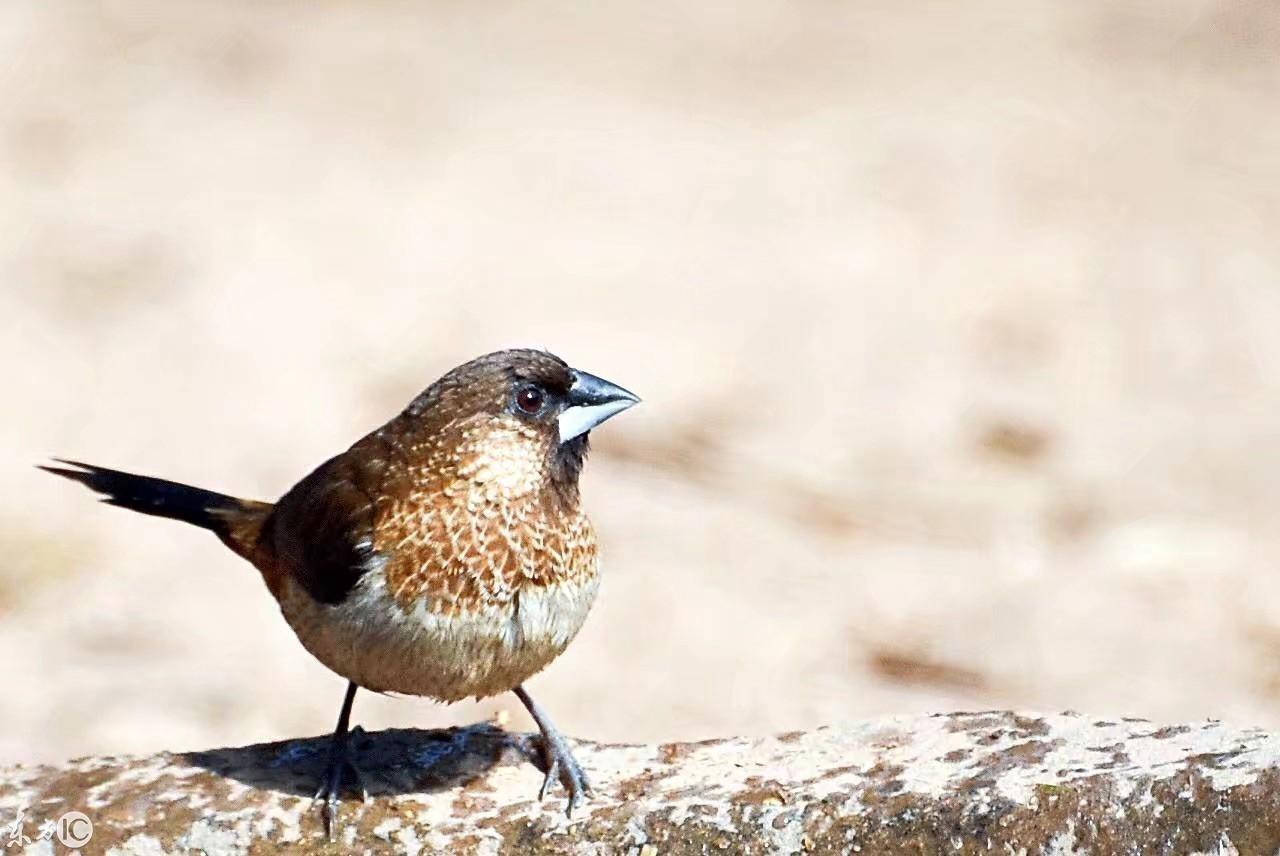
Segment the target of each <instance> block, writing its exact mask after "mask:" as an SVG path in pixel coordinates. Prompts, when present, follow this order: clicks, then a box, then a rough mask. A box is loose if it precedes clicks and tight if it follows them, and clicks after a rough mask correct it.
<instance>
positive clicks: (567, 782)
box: [532, 730, 592, 817]
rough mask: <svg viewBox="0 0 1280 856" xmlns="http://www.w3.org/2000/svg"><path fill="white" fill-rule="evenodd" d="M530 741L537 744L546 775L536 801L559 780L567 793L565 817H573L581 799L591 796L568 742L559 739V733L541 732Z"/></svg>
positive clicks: (589, 786) (544, 795)
mask: <svg viewBox="0 0 1280 856" xmlns="http://www.w3.org/2000/svg"><path fill="white" fill-rule="evenodd" d="M532 739H533V740H535V741H537V743H538V748H539V749H540V750H541V756H542V763H543V768H544V769H545V770H546V773H547V775H546V778H544V779H543V780H542V787H541V789H539V791H538V799H539V800H543V799H546V796H547V792H548V791H550V790H551V785H552V784H553V783H554V782H555V781H556V779H559V780H560V783H561V784H562V785H564V789H565V790H566V791H568V792H569V804H568V806H566V808H565V812H564V813H565V816H566V817H573V812H574V809H576V808H577V807H578V806H580V805H581V804H582V800H583V798H584V797H588V796H591V795H592V790H591V782H590V781H589V780H588V779H587V774H586V773H585V772H583V770H582V766H581V765H580V764H578V759H577V758H574V757H573V750H571V749H570V748H569V743H568V741H566V740H565V739H564V738H563V737H561V736H560V733H559V732H557V731H554V730H551V731H550V732H549V733H548V731H543V733H542V734H541V735H539V736H538V737H534V738H532Z"/></svg>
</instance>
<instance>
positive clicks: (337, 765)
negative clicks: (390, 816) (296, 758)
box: [314, 681, 369, 838]
mask: <svg viewBox="0 0 1280 856" xmlns="http://www.w3.org/2000/svg"><path fill="white" fill-rule="evenodd" d="M357 689H359V687H358V686H356V683H355V681H351V682H350V683H348V684H347V695H346V697H345V698H343V700H342V712H341V713H339V714H338V725H337V727H336V728H334V729H333V738H332V739H331V740H330V741H329V763H328V766H326V767H325V773H324V778H323V779H322V780H321V781H320V790H318V791H316V795H315V798H314V799H316V800H323V802H321V804H320V817H321V818H322V819H323V820H324V834H325V835H327V836H328V837H329V838H333V834H334V831H335V829H336V828H337V826H338V802H339V798H340V797H341V794H342V783H343V781H344V779H346V778H347V774H348V773H349V774H350V778H351V780H352V782H353V783H354V784H355V785H356V787H358V788H359V789H360V794H361V796H362V797H363V798H364V800H365V801H368V799H369V792H368V791H367V790H365V787H364V779H363V777H362V776H361V775H360V768H359V767H357V766H356V764H355V759H354V758H353V757H352V754H353V753H352V751H351V737H350V734H349V732H348V730H347V727H348V725H349V723H350V722H351V703H352V702H353V701H355V698H356V690H357ZM359 729H360V726H356V730H357V731H358V730H359Z"/></svg>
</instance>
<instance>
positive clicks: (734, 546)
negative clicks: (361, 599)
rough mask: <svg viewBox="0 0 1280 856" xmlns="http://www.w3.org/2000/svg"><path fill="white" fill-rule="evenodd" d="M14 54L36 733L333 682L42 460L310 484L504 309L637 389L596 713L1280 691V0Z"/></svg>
mask: <svg viewBox="0 0 1280 856" xmlns="http://www.w3.org/2000/svg"><path fill="white" fill-rule="evenodd" d="M0 57H3V58H4V59H3V61H2V62H0V318H2V319H3V327H2V328H0V330H2V332H3V335H2V336H0V364H2V365H3V366H4V367H5V368H4V378H5V380H4V393H5V395H4V418H3V419H2V420H0V471H2V472H0V475H2V477H3V485H4V490H3V491H2V492H0V652H3V655H2V656H0V759H2V760H13V759H23V760H32V761H34V760H41V759H54V758H60V757H63V756H68V755H74V754H82V753H90V752H135V751H144V750H151V749H160V748H168V749H182V748H195V747H205V746H210V745H214V744H243V743H247V742H250V741H259V740H269V739H279V738H285V737H290V736H299V735H304V734H317V733H322V732H325V731H327V730H328V729H329V728H331V726H332V723H333V720H334V718H335V717H336V714H337V708H338V704H339V702H340V700H341V693H342V689H343V684H342V682H341V681H340V680H339V679H338V678H336V677H335V676H333V675H331V674H329V673H327V672H326V671H325V670H324V669H323V668H322V667H320V666H319V665H317V664H316V663H314V662H312V661H311V660H310V658H309V657H308V656H307V655H306V654H305V653H304V652H303V651H302V649H301V647H300V646H299V645H298V644H297V642H296V641H295V640H294V638H293V636H292V635H291V633H290V631H289V630H288V629H287V627H286V626H285V624H284V623H283V621H282V620H280V618H279V616H278V613H277V610H276V607H275V605H274V604H273V603H272V602H271V601H270V599H269V598H268V597H267V595H266V593H265V591H264V589H263V587H262V585H261V583H260V581H259V580H258V579H257V576H256V573H255V572H254V571H253V569H252V568H250V567H249V566H248V565H246V564H243V563H242V562H240V561H239V560H237V559H236V558H235V557H233V556H232V555H231V554H230V553H228V552H226V551H224V549H223V548H222V547H221V546H220V545H219V544H218V543H217V542H216V541H215V540H214V539H213V538H211V537H209V536H208V535H207V534H205V533H200V532H198V531H196V530H193V529H189V528H187V527H183V526H181V525H179V524H172V523H164V522H160V521H156V520H152V519H148V518H144V517H141V516H136V515H131V514H127V513H124V512H120V511H116V510H114V509H109V508H104V507H99V506H96V505H94V503H93V502H91V501H90V497H89V495H88V494H86V493H85V492H83V491H81V490H79V489H77V488H75V487H73V486H71V485H69V484H66V483H63V482H60V481H57V480H55V479H52V478H50V477H48V476H45V475H43V474H41V473H38V472H37V471H36V470H34V469H33V468H32V465H33V464H35V463H37V462H39V461H41V460H42V459H44V458H45V457H46V456H48V455H51V454H60V455H66V456H70V457H78V458H82V459H84V460H88V461H93V462H98V463H102V464H105V465H109V466H117V467H122V468H126V469H135V470H139V471H142V472H148V473H153V474H157V475H163V476H166V477H170V478H175V479H180V480H184V481H188V482H191V483H194V484H198V485H203V486H208V487H211V488H215V489H221V490H226V491H228V492H234V493H239V494H241V495H247V496H253V497H261V498H272V497H274V496H276V495H278V494H279V493H281V492H282V491H283V490H284V489H286V488H287V487H288V486H289V485H290V484H291V483H292V482H293V481H294V480H295V479H297V478H298V477H300V476H301V475H303V474H304V473H305V472H306V471H307V470H308V469H309V468H310V467H312V466H314V465H315V464H317V463H319V462H320V461H321V460H323V459H324V458H325V457H327V456H328V455H330V454H333V453H335V452H336V451H338V450H340V449H341V448H343V447H345V445H346V444H348V443H350V442H351V441H352V440H354V439H355V438H357V437H358V436H359V435H361V434H362V433H364V432H365V431H367V430H369V429H371V428H372V427H374V426H375V425H377V424H378V423H380V422H381V421H383V420H384V419H386V418H387V417H389V416H391V415H392V414H393V413H395V412H396V411H397V410H398V409H399V408H400V407H401V406H402V405H403V404H404V403H405V402H406V401H408V399H409V398H410V397H412V396H413V395H414V394H415V393H416V392H417V391H418V390H419V389H421V388H422V387H424V386H425V385H426V384H427V383H429V382H430V381H431V380H432V379H434V378H435V377H436V376H437V375H439V374H440V373H441V372H443V371H444V370H446V369H448V368H449V367H451V366H453V365H455V364H457V363H459V362H461V361H463V360H465V359H467V358H470V357H472V356H474V355H477V354H479V353H482V352H484V351H488V350H492V349H496V348H500V347H507V346H513V345H536V346H545V347H548V348H550V349H552V350H554V351H556V352H557V353H559V354H561V355H562V356H564V357H566V358H567V359H569V360H570V361H571V362H574V363H575V364H578V365H581V366H583V367H585V368H588V369H590V370H592V371H595V372H598V373H600V374H603V375H605V376H607V377H609V378H612V379H616V380H617V381H619V382H621V383H623V384H625V385H627V386H629V387H631V388H633V389H635V390H636V391H638V392H639V393H641V394H642V395H643V396H644V398H645V404H644V406H643V407H641V408H638V409H637V410H636V411H633V412H632V413H628V414H627V415H626V417H624V418H621V419H619V420H617V421H616V422H614V423H610V424H609V425H608V426H607V428H606V429H604V430H602V431H600V432H598V435H597V438H596V439H597V446H596V449H597V451H596V453H595V455H594V457H593V460H592V462H591V464H590V466H589V467H588V472H587V477H586V483H585V492H586V497H587V501H588V503H589V507H590V509H591V510H592V511H593V515H594V517H595V519H596V521H597V523H598V526H599V528H600V530H601V532H602V536H603V539H604V542H605V551H606V552H605V555H606V572H607V577H606V582H605V586H604V588H603V591H602V595H601V599H600V601H599V603H598V605H597V608H596V610H595V611H594V613H593V615H592V618H591V620H590V622H589V623H588V625H587V628H586V629H585V630H584V632H583V634H582V636H581V637H580V638H579V640H578V641H577V643H576V644H575V645H574V646H573V647H572V648H571V649H570V651H569V653H568V654H567V655H566V656H565V657H563V658H562V659H561V660H560V661H558V662H557V663H556V664H554V665H553V666H552V667H551V668H550V669H549V670H548V671H547V672H546V673H544V674H543V675H541V676H539V677H538V678H536V679H535V680H534V681H533V682H532V684H531V688H532V690H533V692H534V694H535V695H536V696H537V697H538V698H539V699H540V700H541V701H542V703H543V704H544V705H545V706H546V707H548V708H549V710H550V711H551V712H552V713H553V715H554V716H555V717H556V719H557V720H558V722H559V723H560V725H561V727H562V728H563V729H565V730H566V731H568V732H569V733H571V734H576V735H581V736H585V737H594V738H601V739H612V740H627V741H639V740H649V739H657V738H676V737H685V738H696V737H704V736H709V735H719V734H728V733H760V732H769V731H774V730H781V729H792V728H804V727H809V726H814V725H817V724H820V723H828V722H835V721H840V720H846V719H854V718H859V717H868V716H873V715H879V714H887V713H897V712H911V711H927V710H945V709H954V708H968V709H972V708H985V707H994V706H1000V707H1003V706H1015V707H1021V708H1038V709H1042V710H1061V709H1068V708H1069V709H1076V710H1083V711H1088V712H1094V713H1098V714H1103V715H1139V716H1148V717H1157V718H1171V719H1181V718H1194V717H1205V716H1214V717H1221V718H1225V719H1229V720H1235V721H1239V722H1242V723H1259V724H1270V725H1273V726H1274V725H1280V574H1278V573H1277V572H1278V570H1280V569H1278V568H1277V560H1278V559H1280V530H1278V528H1277V511H1280V110H1278V109H1276V106H1277V99H1278V98H1280V14H1278V13H1277V11H1276V8H1275V6H1274V4H1272V3H1269V2H1265V1H1264V0H1255V2H1239V3H1217V2H1201V0H1152V2H1131V3H1122V4H1116V3H1110V2H1103V0H1089V2H1066V0H1059V2H1026V0H1023V2H1008V0H993V2H982V3H967V4H954V3H901V2H859V1H858V0H851V2H839V3H836V2H800V3H796V2H787V3H783V2H769V0H748V2H742V3H723V4H721V3H700V4H675V3H656V4H655V3H653V2H617V3H609V4H569V3H560V4H557V3H501V2H499V3H488V4H485V3H481V4H453V3H436V4H425V3H419V4H415V3H398V2H372V3H363V4H338V3H321V4H315V3H303V2H297V0H282V2H267V3H226V4H194V3H192V4H187V3H177V4H174V3H162V2H151V3H134V2H105V3H94V4H87V3H77V2H71V0H10V2H7V3H4V4H2V5H0ZM499 709H506V710H510V711H511V712H512V713H513V717H512V722H513V724H514V725H516V726H517V727H526V728H527V727H529V723H528V721H527V720H526V719H525V717H524V715H523V713H521V712H520V711H519V709H518V704H517V703H516V702H515V700H514V699H513V698H504V699H498V700H494V701H490V702H486V703H483V704H480V705H458V706H455V707H451V708H445V707H440V706H436V705H433V704H431V703H429V702H426V701H422V700H412V699H410V700H403V699H386V698H377V697H374V696H371V695H367V694H366V695H364V696H362V697H361V698H360V699H359V700H358V701H357V706H356V714H357V718H358V719H359V720H360V721H361V722H362V723H363V724H364V725H365V726H366V727H381V726H386V725H391V724H394V725H419V726H431V725H438V724H443V723H451V722H460V721H468V720H472V719H475V718H477V717H482V716H490V715H493V714H494V713H495V712H496V711H497V710H499Z"/></svg>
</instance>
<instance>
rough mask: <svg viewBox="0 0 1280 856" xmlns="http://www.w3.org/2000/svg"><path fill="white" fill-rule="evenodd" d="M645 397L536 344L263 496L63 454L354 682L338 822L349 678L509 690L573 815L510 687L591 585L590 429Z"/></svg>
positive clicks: (69, 472)
mask: <svg viewBox="0 0 1280 856" xmlns="http://www.w3.org/2000/svg"><path fill="white" fill-rule="evenodd" d="M637 401H638V399H637V398H636V397H635V396H634V395H632V394H631V393H629V392H627V391H626V390H623V389H621V388H620V387H617V386H614V385H613V384H610V383H608V382H607V381H603V380H601V379H600V378H597V377H594V376H592V375H589V374H587V373H585V372H579V371H576V370H574V369H571V368H569V366H568V365H566V364H565V363H564V361H562V360H560V359H559V358H558V357H555V356H552V355H551V354H547V353H544V352H540V351H529V350H515V351H501V352H498V353H494V354H489V355H487V356H484V357H480V358H479V359H476V360H473V361H471V362H469V363H466V364H464V365H462V366H459V367H458V368H456V369H454V370H453V371H451V372H449V373H448V374H446V375H445V376H444V377H442V378H441V379H440V380H439V381H437V382H436V383H434V384H432V385H431V386H430V387H429V388H428V389H427V390H426V391H425V392H423V393H422V394H421V395H420V396H418V397H417V398H416V399H414V400H413V401H412V402H411V403H410V404H409V406H408V407H407V408H406V409H405V410H404V411H403V412H402V413H400V414H399V415H398V416H396V417H395V418H393V419H392V420H391V421H390V422H388V423H387V424H386V425H383V426H382V427H381V428H379V429H377V430H376V431H374V432H372V433H371V434H369V435H367V436H366V437H364V438H363V439H361V440H359V441H358V442H356V443H355V444H354V445H353V446H352V447H351V448H350V449H348V450H347V451H346V452H343V453H342V454H340V455H338V456H336V457H334V458H331V459H330V460H328V461H326V462H325V463H324V464H322V465H320V467H318V468H317V469H316V470H315V471H314V472H312V473H311V474H310V475H308V476H307V477H306V478H304V479H303V480H302V481H300V482H299V483H298V484H297V485H295V486H294V487H293V488H292V489H291V490H289V491H288V493H286V494H285V495H284V496H283V497H281V498H280V500H279V501H278V502H276V503H275V504H274V505H272V504H268V503H263V502H255V501H251V500H241V499H235V498H232V497H228V496H224V495H222V494H218V493H213V492H211V491H205V490H201V489H199V488H193V487H189V486H186V485H181V484H177V483H174V482H167V481H163V480H160V479H154V478H150V477H146V476H136V475H131V474H128V473H122V472H118V471H115V470H108V469H104V468H100V467H93V466H90V465H87V464H79V463H75V462H70V461H63V462H62V463H64V464H67V465H68V466H67V467H45V469H47V470H49V471H50V472H54V473H56V474H58V475H61V476H65V477H67V478H71V479H74V480H76V481H79V482H82V483H83V484H85V485H87V486H88V487H90V488H92V489H93V490H95V491H98V492H99V493H101V494H104V495H105V499H104V501H105V502H108V503H110V504H113V505H119V506H122V507H124V508H129V509H131V510H134V511H140V512H143V513H146V514H153V515H158V516H162V517H170V518H173V519H177V520H182V521H185V522H188V523H192V524H194V525H197V526H201V527H203V528H206V529H210V530H212V531H213V532H214V533H215V534H216V535H217V536H218V537H219V538H220V539H222V541H223V542H224V543H225V544H227V545H228V546H229V547H230V548H231V549H232V550H234V551H235V552H236V553H238V554H239V555H241V556H243V557H245V558H247V559H248V560H249V561H251V562H252V563H253V564H254V565H255V566H256V567H257V568H258V570H259V571H260V572H261V573H262V577H263V580H264V581H265V582H266V585H267V588H268V589H269V590H270V592H271V593H272V595H274V596H275V598H276V600H277V601H279V603H280V608H281V611H282V612H283V614H284V617H285V619H286V620H287V621H288V622H289V624H290V626H291V627H292V628H293V630H294V632H295V633H296V634H297V635H298V638H299V640H300V641H301V642H302V644H303V645H304V646H305V647H306V648H307V650H308V651H310V652H311V653H312V654H313V655H315V657H316V658H317V659H319V660H320V662H322V663H324V664H325V665H326V666H328V667H329V668H330V669H332V670H333V671H335V672H337V673H338V674H339V675H342V676H343V677H345V678H347V679H348V680H349V681H350V684H349V687H348V692H347V696H346V698H345V701H344V704H343V708H342V713H341V715H340V716H339V721H338V727H337V729H336V730H335V732H334V741H333V753H332V758H331V764H330V770H329V773H328V775H327V776H326V779H325V782H324V784H323V785H322V786H321V789H320V793H318V794H317V796H318V797H324V798H325V803H324V808H325V824H326V829H328V830H329V831H332V828H333V823H332V821H333V818H334V813H335V811H336V803H337V795H338V792H339V791H340V789H341V786H342V784H343V777H344V775H345V774H347V773H350V774H351V775H352V776H354V777H355V778H357V779H358V772H357V770H356V768H355V765H354V764H353V763H352V760H351V758H350V750H349V747H348V741H347V739H346V735H347V726H348V720H349V715H350V708H351V702H352V699H353V698H354V694H355V689H356V688H357V687H365V688H367V689H371V690H376V691H380V692H396V693H408V694H413V695H424V696H429V697H432V698H436V699H439V700H442V701H457V700H459V699H462V698H466V697H469V696H475V697H477V698H483V697H487V696H491V695H496V694H498V693H502V692H506V691H508V690H514V691H515V692H516V694H517V695H518V696H519V697H520V699H521V701H522V702H524V703H525V705H526V706H527V707H528V708H529V710H530V713H531V714H532V715H533V717H534V719H535V721H536V722H537V723H538V725H539V728H540V729H541V730H542V735H543V737H542V742H543V751H544V755H545V760H546V764H547V780H546V782H544V785H543V793H545V791H546V789H547V786H548V785H549V784H550V783H551V782H552V781H554V780H555V779H556V778H559V779H561V780H562V781H563V782H564V784H565V786H566V787H567V788H568V790H569V794H570V801H569V810H570V811H572V809H573V807H574V806H575V805H576V804H577V803H578V801H579V800H580V799H581V796H582V794H583V793H584V792H587V791H588V789H589V785H588V784H587V781H586V777H585V776H584V775H583V773H582V771H581V768H580V767H579V766H578V764H577V763H576V761H575V760H574V759H573V756H572V753H571V752H570V751H569V748H568V744H567V743H566V742H565V741H564V740H563V738H561V737H560V736H559V735H558V734H557V733H556V731H555V729H554V727H553V726H552V725H551V723H550V720H549V719H547V717H546V715H545V713H544V712H543V711H542V710H541V709H540V708H538V706H537V705H536V704H534V702H533V700H532V699H531V698H529V696H528V693H527V692H525V691H524V690H523V689H522V687H521V684H522V683H523V682H524V681H525V680H526V679H528V678H529V677H530V676H531V675H533V674H535V673H536V672H538V671H540V670H541V669H542V668H543V667H545V666H546V665H547V664H548V663H550V662H551V661H552V660H553V659H554V658H555V657H556V656H558V655H559V654H560V653H561V652H562V651H563V650H564V649H565V647H566V646H567V645H568V644H569V642H570V641H571V640H572V639H573V637H574V636H575V635H576V633H577V632H578V630H579V628H580V627H581V626H582V622H583V621H584V620H585V618H586V615H587V611H588V609H589V608H590V606H591V602H592V600H593V599H594V597H595V593H596V589H597V587H598V584H599V576H598V574H599V570H598V559H597V550H596V539H595V534H594V532H593V531H592V529H591V525H590V523H589V522H588V521H587V518H586V516H585V515H584V514H583V512H582V509H581V506H580V502H579V493H578V475H579V473H580V472H581V469H582V465H583V461H584V460H585V457H586V453H587V432H588V431H589V430H590V429H591V428H593V427H594V426H596V425H598V424H599V423H600V422H603V421H604V420H605V419H607V418H609V417H610V416H612V415H614V414H616V413H619V412H621V411H622V410H625V409H626V408H628V407H630V406H632V405H633V404H635V403H636V402H637Z"/></svg>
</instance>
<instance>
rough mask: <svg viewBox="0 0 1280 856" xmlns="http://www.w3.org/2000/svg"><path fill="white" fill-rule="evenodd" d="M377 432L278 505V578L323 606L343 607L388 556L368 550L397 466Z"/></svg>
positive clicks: (392, 487)
mask: <svg viewBox="0 0 1280 856" xmlns="http://www.w3.org/2000/svg"><path fill="white" fill-rule="evenodd" d="M393 452H394V449H393V446H392V445H391V444H388V443H387V442H386V441H385V440H383V439H382V438H380V437H379V436H378V435H377V434H376V433H375V434H371V435H370V436H369V437H366V438H365V439H364V440H361V441H360V442H359V443H357V444H356V445H355V446H353V447H352V448H351V449H350V450H348V451H346V452H344V453H342V454H341V455H338V456H337V457H334V458H330V459H329V460H328V461H326V462H325V463H323V464H321V465H320V466H319V467H318V468H317V469H316V470H315V471H314V472H313V473H311V474H310V475H309V476H307V477H306V478H304V479H303V480H302V481H300V482H299V483H298V484H297V485H296V486H295V487H294V488H293V489H292V490H290V491H289V492H288V493H287V494H285V495H284V496H283V497H282V498H281V499H280V501H279V502H278V503H276V508H275V514H274V515H273V520H272V521H271V526H272V529H273V532H272V538H273V541H274V545H275V559H276V564H277V566H278V567H277V573H279V574H288V575H290V576H291V577H292V578H293V579H294V581H296V582H297V583H299V584H300V585H301V586H302V587H303V588H304V589H306V590H307V591H308V592H309V593H310V594H311V596H312V597H314V598H315V599H316V600H318V601H320V602H321V603H330V604H332V603H340V602H342V601H343V600H344V599H345V598H346V596H347V594H348V593H349V592H350V591H351V589H352V588H353V587H354V586H355V584H356V583H357V582H358V581H359V580H360V578H361V577H362V576H364V575H365V574H366V573H369V572H370V571H372V570H374V569H376V568H378V567H379V566H380V565H381V564H383V563H384V562H385V561H386V559H385V557H384V556H382V555H381V554H380V553H378V552H377V550H375V549H374V536H375V528H374V527H375V524H376V519H377V518H376V515H377V505H378V502H379V501H385V500H386V499H387V498H390V497H393V496H395V495H396V491H397V483H398V482H399V481H400V474H401V473H403V469H402V468H401V467H399V466H396V465H395V464H396V462H395V461H393Z"/></svg>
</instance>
